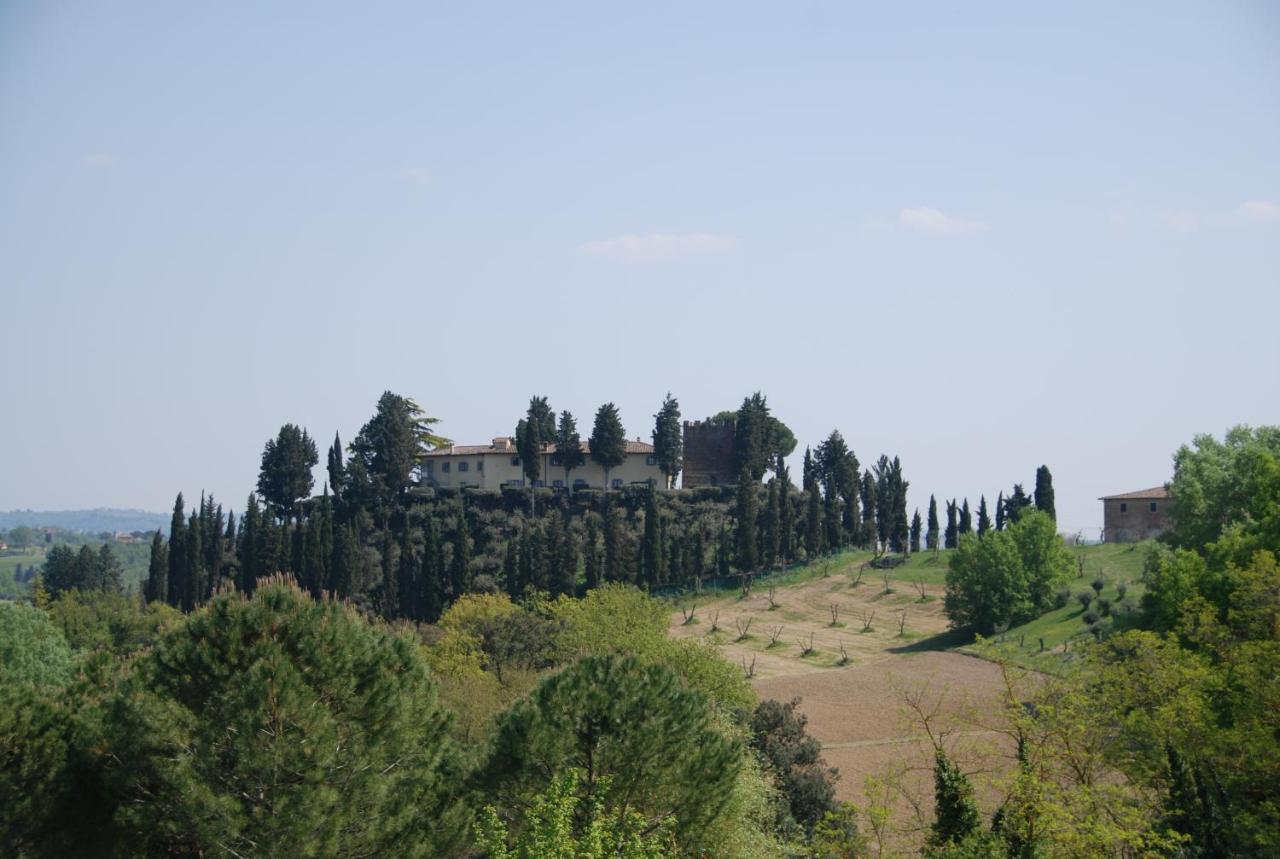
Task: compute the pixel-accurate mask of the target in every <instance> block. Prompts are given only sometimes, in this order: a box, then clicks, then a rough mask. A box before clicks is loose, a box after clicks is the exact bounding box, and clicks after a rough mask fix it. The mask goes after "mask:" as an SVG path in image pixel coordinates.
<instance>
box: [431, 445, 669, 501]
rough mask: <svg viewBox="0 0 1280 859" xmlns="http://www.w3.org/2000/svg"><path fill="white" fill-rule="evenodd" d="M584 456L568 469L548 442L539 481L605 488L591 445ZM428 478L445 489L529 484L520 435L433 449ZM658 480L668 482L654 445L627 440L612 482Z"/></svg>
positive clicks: (614, 484) (584, 447) (560, 485)
mask: <svg viewBox="0 0 1280 859" xmlns="http://www.w3.org/2000/svg"><path fill="white" fill-rule="evenodd" d="M582 454H583V457H584V458H585V461H584V462H583V463H582V465H580V466H578V467H577V468H574V469H572V470H570V471H569V473H568V475H566V474H565V471H564V466H563V465H561V463H560V457H559V456H557V455H556V446H555V445H554V444H547V445H543V448H542V453H541V454H539V456H541V457H542V476H541V479H539V480H538V481H537V483H536V484H535V485H537V486H552V487H556V488H557V489H559V488H563V487H565V486H569V487H572V488H574V489H585V488H591V489H602V488H604V480H605V475H604V469H603V468H601V467H600V465H599V464H598V463H596V462H593V461H592V459H591V447H590V445H588V443H587V442H585V441H584V442H583V443H582ZM422 473H423V478H424V479H425V480H426V482H427V483H429V484H431V485H432V486H437V487H440V488H441V489H461V488H462V487H464V486H474V487H477V488H480V489H497V488H499V487H502V486H525V485H527V484H526V483H525V478H524V468H523V466H522V464H521V462H520V453H519V451H517V450H516V440H515V439H514V438H511V437H510V436H501V437H499V438H495V439H494V440H493V441H492V442H491V443H490V444H455V445H451V446H449V447H442V448H440V449H438V450H433V451H431V452H430V453H428V454H427V455H426V462H425V463H424V464H423V472H422ZM649 480H653V481H654V482H655V483H656V484H657V485H659V486H662V485H663V484H664V477H663V474H662V471H661V469H659V468H658V458H657V457H656V456H654V453H653V445H651V444H649V443H648V442H643V441H640V439H636V440H635V441H628V442H627V458H626V461H624V462H623V463H622V464H621V465H619V466H618V467H616V468H613V469H610V471H609V483H610V486H611V488H613V489H618V488H620V487H623V486H626V485H627V484H630V483H647V482H648V481H649Z"/></svg>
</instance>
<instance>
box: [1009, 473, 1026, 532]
mask: <svg viewBox="0 0 1280 859" xmlns="http://www.w3.org/2000/svg"><path fill="white" fill-rule="evenodd" d="M1030 506H1031V498H1030V497H1029V496H1028V495H1027V493H1026V490H1024V489H1023V488H1022V484H1021V483H1015V484H1013V492H1011V493H1010V494H1009V497H1008V498H1006V499H1005V500H1004V522H1005V526H1006V527H1008V526H1009V525H1016V524H1017V523H1018V520H1019V519H1021V518H1022V511H1023V510H1025V509H1027V508H1028V507H1030Z"/></svg>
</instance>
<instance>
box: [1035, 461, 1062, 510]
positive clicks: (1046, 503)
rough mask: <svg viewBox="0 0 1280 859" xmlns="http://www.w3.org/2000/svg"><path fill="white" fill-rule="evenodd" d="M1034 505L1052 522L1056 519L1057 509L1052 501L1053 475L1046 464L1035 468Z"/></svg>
mask: <svg viewBox="0 0 1280 859" xmlns="http://www.w3.org/2000/svg"><path fill="white" fill-rule="evenodd" d="M1035 505H1036V509H1037V510H1040V511H1042V512H1044V513H1045V514H1047V515H1048V517H1049V518H1050V519H1052V520H1053V521H1054V522H1057V521H1058V511H1057V510H1056V509H1055V507H1054V503H1053V475H1052V474H1050V473H1049V466H1047V465H1042V466H1040V467H1039V468H1037V469H1036V492H1035Z"/></svg>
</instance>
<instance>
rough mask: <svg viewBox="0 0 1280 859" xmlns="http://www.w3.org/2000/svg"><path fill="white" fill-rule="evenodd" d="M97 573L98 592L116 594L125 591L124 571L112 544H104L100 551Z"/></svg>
mask: <svg viewBox="0 0 1280 859" xmlns="http://www.w3.org/2000/svg"><path fill="white" fill-rule="evenodd" d="M97 573H98V582H97V587H98V590H101V591H106V592H108V593H115V594H118V593H120V592H121V591H123V590H124V569H123V568H122V567H121V566H120V559H119V558H117V557H116V553H115V552H113V551H111V544H110V543H103V544H102V546H101V547H99V549H98V563H97Z"/></svg>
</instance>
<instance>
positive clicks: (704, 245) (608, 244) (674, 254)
mask: <svg viewBox="0 0 1280 859" xmlns="http://www.w3.org/2000/svg"><path fill="white" fill-rule="evenodd" d="M738 245H739V242H738V240H737V239H736V238H734V237H733V236H721V235H716V234H715V233H685V234H683V235H666V234H663V233H652V234H650V235H647V236H633V235H627V236H618V237H617V238H612V239H600V240H598V241H594V242H587V243H586V244H584V245H582V246H581V247H579V249H578V250H579V252H581V253H584V254H588V255H589V256H594V257H600V258H602V259H608V260H613V261H614V262H625V263H651V262H667V261H670V260H675V259H683V258H685V257H693V256H708V255H711V254H721V253H727V252H728V251H731V250H734V249H735V248H737V247H738Z"/></svg>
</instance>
